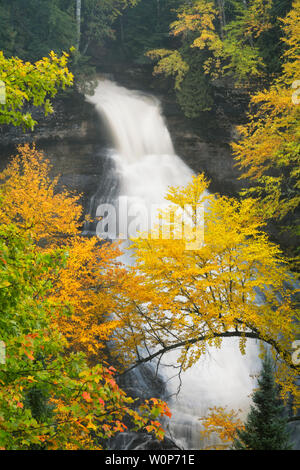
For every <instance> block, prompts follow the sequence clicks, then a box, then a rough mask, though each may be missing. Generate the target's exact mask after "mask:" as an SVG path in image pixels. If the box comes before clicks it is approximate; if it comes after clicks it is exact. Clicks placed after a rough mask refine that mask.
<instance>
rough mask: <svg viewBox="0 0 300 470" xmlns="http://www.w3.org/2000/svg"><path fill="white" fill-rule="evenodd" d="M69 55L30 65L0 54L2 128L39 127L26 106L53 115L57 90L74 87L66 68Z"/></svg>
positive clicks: (16, 58) (55, 56) (0, 121)
mask: <svg viewBox="0 0 300 470" xmlns="http://www.w3.org/2000/svg"><path fill="white" fill-rule="evenodd" d="M67 62H68V54H67V53H63V55H62V56H61V57H58V56H57V55H56V54H55V53H54V52H53V51H51V52H50V54H49V57H44V58H43V59H41V60H39V61H37V62H35V63H31V62H24V61H22V60H21V59H19V58H18V57H11V58H5V56H4V54H3V52H2V51H0V80H1V82H3V83H4V85H5V99H4V100H3V101H4V102H1V103H0V124H13V125H14V126H23V127H24V128H27V127H29V128H31V129H33V127H34V126H35V124H36V121H35V120H34V119H33V117H32V113H31V112H30V111H29V110H28V109H26V107H25V104H31V105H33V106H37V107H41V106H42V107H43V108H44V112H45V114H46V115H47V114H48V113H51V112H53V108H52V105H51V101H50V99H49V98H53V97H54V96H55V95H56V94H57V92H58V90H59V89H60V88H61V89H65V88H66V87H67V86H70V85H72V83H73V75H72V74H71V73H70V72H69V70H68V68H67Z"/></svg>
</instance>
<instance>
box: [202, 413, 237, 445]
mask: <svg viewBox="0 0 300 470" xmlns="http://www.w3.org/2000/svg"><path fill="white" fill-rule="evenodd" d="M200 421H201V424H202V426H203V429H202V431H201V437H202V438H203V439H205V438H206V439H209V440H210V441H212V440H213V439H214V437H217V438H218V440H219V441H220V442H218V443H214V444H211V445H209V446H207V447H206V450H208V449H215V450H223V449H229V448H230V447H231V445H232V443H233V441H234V440H235V438H236V436H237V432H238V430H242V429H244V425H243V422H242V420H241V418H240V416H239V411H235V410H230V411H228V410H227V409H226V408H224V407H222V406H215V407H213V408H209V410H208V413H207V415H206V416H204V417H203V418H200Z"/></svg>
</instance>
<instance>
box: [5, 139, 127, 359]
mask: <svg viewBox="0 0 300 470" xmlns="http://www.w3.org/2000/svg"><path fill="white" fill-rule="evenodd" d="M18 150H19V153H18V154H17V155H16V156H15V157H13V158H12V160H11V162H10V163H9V165H8V166H7V168H6V169H5V170H4V171H3V172H2V173H1V174H0V181H1V182H2V185H1V186H0V200H1V202H2V203H1V206H0V223H1V224H5V225H8V224H11V223H13V224H15V225H16V226H17V227H18V228H19V229H20V230H22V231H23V232H24V233H26V234H27V235H29V236H30V237H31V239H32V240H33V242H34V243H35V244H36V246H37V249H38V250H39V251H41V252H49V253H51V252H52V250H53V249H56V248H59V249H64V250H66V252H67V254H68V256H67V258H66V262H65V264H64V265H63V266H61V267H60V269H59V270H53V271H51V270H49V273H48V279H49V281H51V282H52V285H53V288H52V290H51V292H49V295H50V297H51V300H52V302H53V303H57V304H58V306H57V309H56V314H55V316H54V317H53V320H54V318H55V321H56V322H57V324H58V326H59V329H60V331H61V334H63V335H64V336H65V338H67V339H68V341H69V344H70V347H71V348H72V349H73V350H77V351H78V350H82V351H85V352H87V353H89V354H90V355H91V356H92V355H95V354H97V352H99V351H100V350H101V349H103V348H104V346H105V342H106V341H107V340H108V338H109V337H110V334H111V332H112V330H113V328H114V327H115V326H116V321H114V320H111V315H112V313H113V311H114V309H116V308H117V307H116V304H115V303H114V302H113V301H112V300H111V297H112V296H111V292H112V291H114V292H115V291H118V285H119V284H120V282H121V279H122V275H123V274H122V273H123V272H124V270H123V269H122V267H121V266H120V263H119V262H118V261H117V258H118V256H120V251H119V249H118V246H117V245H110V244H108V243H102V244H100V242H99V240H98V238H97V237H93V238H85V237H82V235H81V229H82V223H83V217H82V207H81V206H80V204H79V199H80V195H76V194H74V193H72V192H69V191H67V190H65V189H61V190H60V191H59V190H58V180H59V178H58V177H51V175H50V171H51V166H50V164H49V161H47V159H45V158H44V155H43V153H42V152H40V151H38V150H37V149H36V147H35V146H33V147H31V146H30V145H28V144H26V145H25V146H23V147H19V149H18ZM66 308H68V311H69V316H68V318H66V316H65V315H63V314H62V312H61V310H62V311H64V310H65V309H66Z"/></svg>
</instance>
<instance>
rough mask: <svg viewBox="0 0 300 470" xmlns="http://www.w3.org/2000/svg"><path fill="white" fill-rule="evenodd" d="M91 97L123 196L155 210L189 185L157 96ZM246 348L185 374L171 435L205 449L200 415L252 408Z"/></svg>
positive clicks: (173, 384)
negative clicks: (110, 142) (169, 193)
mask: <svg viewBox="0 0 300 470" xmlns="http://www.w3.org/2000/svg"><path fill="white" fill-rule="evenodd" d="M88 100H89V101H90V102H91V103H93V104H94V105H95V106H96V108H97V110H98V112H99V113H100V114H101V116H102V118H103V119H104V120H105V122H106V125H107V129H108V132H109V133H110V135H111V137H112V140H113V143H114V148H115V152H114V154H113V159H114V161H115V162H116V166H117V172H118V177H119V179H120V184H121V186H120V195H119V196H120V197H122V196H126V197H128V198H129V200H131V201H133V202H136V201H138V202H140V203H143V204H144V205H145V206H146V207H148V208H149V207H150V206H151V205H153V204H163V202H164V196H165V194H166V192H167V189H168V187H169V186H183V185H186V184H187V183H188V182H189V181H190V179H191V177H192V175H193V172H192V170H191V169H190V168H188V167H187V165H186V164H185V163H184V162H183V161H182V160H181V159H180V158H179V157H178V156H177V155H175V153H174V148H173V145H172V140H171V137H170V134H169V132H168V129H167V127H166V124H165V122H164V119H163V117H162V114H161V109H160V104H159V101H158V100H157V99H156V98H154V97H152V96H148V95H146V94H143V93H140V92H136V91H130V90H127V89H125V88H123V87H120V86H118V85H116V84H115V83H113V82H111V81H108V80H104V81H100V82H99V84H98V86H97V88H96V91H95V94H94V95H93V96H91V97H88ZM246 351H247V354H246V356H242V355H241V353H240V351H239V348H238V341H236V340H232V339H231V340H224V342H223V345H222V348H221V349H220V350H216V349H210V350H209V354H206V355H205V357H203V358H202V359H201V360H200V361H199V362H198V363H197V364H195V365H194V366H193V367H192V368H191V369H189V370H188V371H186V372H184V373H183V374H182V376H181V380H182V387H181V390H180V393H179V396H178V397H177V398H172V399H171V400H170V406H171V410H172V413H173V417H172V419H171V425H170V431H171V437H172V438H173V439H174V440H175V441H176V442H177V444H178V445H179V446H180V447H182V448H184V449H199V448H203V447H204V446H205V445H206V443H205V442H202V440H201V436H200V430H201V425H200V421H199V418H200V417H202V416H205V415H206V413H207V410H208V408H209V407H213V406H228V408H229V409H236V410H238V409H243V410H244V412H246V411H247V409H248V406H249V402H250V398H249V396H250V394H251V392H252V389H253V386H254V385H255V382H254V380H253V379H252V378H251V375H252V374H257V372H258V369H259V361H258V359H257V346H256V344H255V343H254V341H248V345H247V349H246ZM164 362H165V363H173V364H176V353H169V354H168V355H167V357H166V358H165V360H164ZM164 375H165V378H166V380H167V379H168V378H170V377H171V375H174V370H172V369H169V368H168V369H164ZM177 387H178V380H170V381H168V388H169V391H171V393H172V392H173V393H174V392H176V389H177Z"/></svg>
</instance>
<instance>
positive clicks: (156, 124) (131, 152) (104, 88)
mask: <svg viewBox="0 0 300 470" xmlns="http://www.w3.org/2000/svg"><path fill="white" fill-rule="evenodd" d="M88 100H89V101H90V102H92V103H94V104H95V106H96V109H97V110H98V112H99V113H100V114H101V115H102V117H103V118H104V119H105V121H106V124H107V129H108V132H109V133H110V134H111V137H112V140H113V143H114V148H115V150H116V151H117V152H118V153H119V154H121V155H122V156H123V157H125V158H126V159H127V161H128V162H134V161H137V160H139V159H140V158H142V157H144V156H145V155H173V154H174V148H173V144H172V140H171V137H170V134H169V132H168V129H167V127H166V125H165V123H164V120H163V117H162V114H161V109H160V103H159V101H158V100H157V99H155V98H154V97H153V96H149V95H146V94H145V93H141V92H138V91H131V90H127V89H126V88H123V87H121V86H119V85H117V84H116V83H114V82H111V81H109V80H103V81H100V82H99V84H98V86H97V88H96V90H95V94H94V95H93V96H91V97H88Z"/></svg>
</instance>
